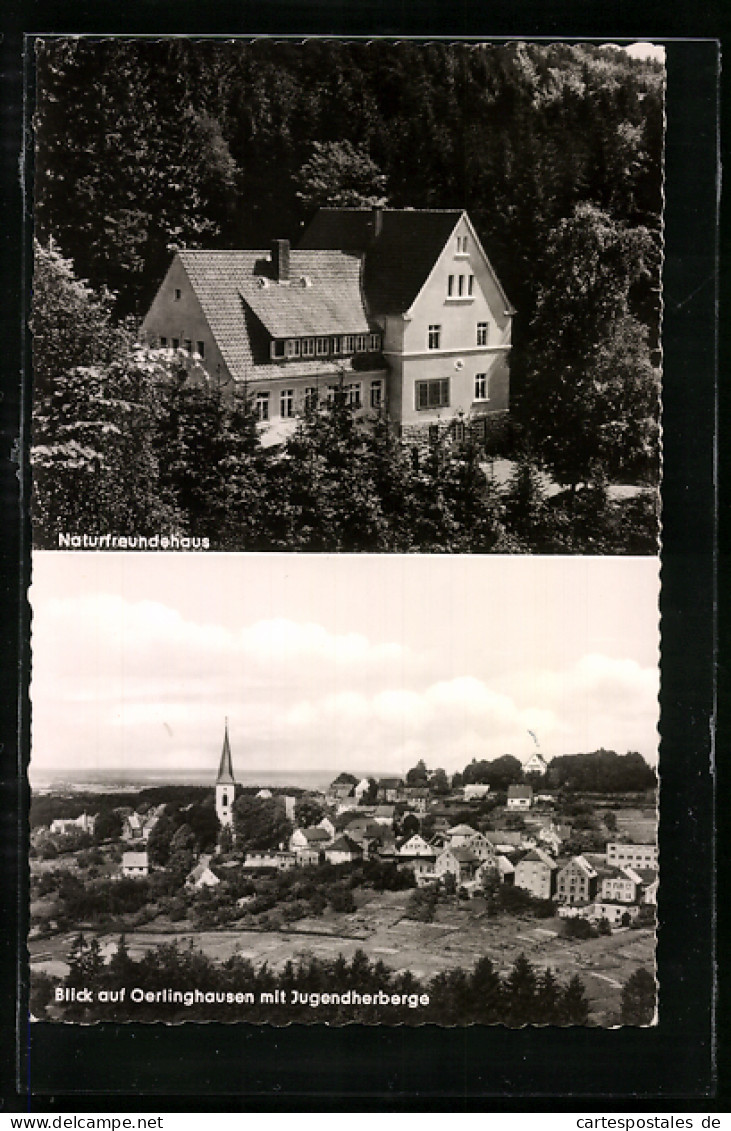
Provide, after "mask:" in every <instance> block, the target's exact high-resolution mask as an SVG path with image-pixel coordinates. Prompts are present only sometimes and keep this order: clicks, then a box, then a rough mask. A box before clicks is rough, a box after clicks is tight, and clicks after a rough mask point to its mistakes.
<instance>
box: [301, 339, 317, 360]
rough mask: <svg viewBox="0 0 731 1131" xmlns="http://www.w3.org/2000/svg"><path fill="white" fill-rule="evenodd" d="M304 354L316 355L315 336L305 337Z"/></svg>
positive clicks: (304, 355)
mask: <svg viewBox="0 0 731 1131" xmlns="http://www.w3.org/2000/svg"><path fill="white" fill-rule="evenodd" d="M302 356H303V357H314V356H315V339H314V338H305V340H304V341H303V343H302Z"/></svg>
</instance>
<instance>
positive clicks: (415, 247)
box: [299, 208, 463, 315]
mask: <svg viewBox="0 0 731 1131" xmlns="http://www.w3.org/2000/svg"><path fill="white" fill-rule="evenodd" d="M462 215H463V212H462V210H461V209H448V210H440V209H419V210H411V209H388V208H384V209H383V210H382V211H381V215H380V232H379V234H378V235H377V236H374V213H373V210H371V209H353V208H321V209H320V211H319V212H318V213H317V215H316V216H315V218H314V220H313V221H312V223H311V224H310V226H309V227H308V228H307V230H306V231H305V233H304V235H303V236H302V239H301V240H300V242H299V246H300V248H313V249H314V248H317V249H325V248H343V249H347V250H348V251H353V252H361V253H365V268H364V272H363V289H364V291H365V296H366V301H367V303H368V309H369V311H370V312H371V314H373V315H381V314H403V313H404V312H405V311H406V310H408V309H409V307H410V306H411V304H412V303H413V301H414V299H415V298H416V297H417V295H418V294H419V291H420V290H421V288H422V287H423V286H424V283H425V282H426V280H427V278H428V276H429V274H430V272H431V270H432V268H433V267H434V264H435V263H436V261H437V259H438V257H439V255H440V254H441V252H442V251H443V249H444V245H445V244H446V242H447V240H448V239H449V237H450V236H451V234H452V232H453V231H454V229H455V227H456V226H457V223H458V222H459V220H460V218H461V217H462Z"/></svg>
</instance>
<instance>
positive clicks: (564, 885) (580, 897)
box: [556, 856, 597, 904]
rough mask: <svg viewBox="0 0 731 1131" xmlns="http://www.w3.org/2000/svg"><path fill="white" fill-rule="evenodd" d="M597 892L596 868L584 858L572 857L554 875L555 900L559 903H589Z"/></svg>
mask: <svg viewBox="0 0 731 1131" xmlns="http://www.w3.org/2000/svg"><path fill="white" fill-rule="evenodd" d="M596 891H597V871H596V868H594V866H593V865H592V864H590V863H589V861H588V860H587V859H586V857H585V856H574V857H572V859H571V860H569V862H568V864H565V865H564V867H563V868H560V869H559V871H558V873H557V875H556V899H557V900H558V901H559V902H560V903H570V904H578V903H590V902H591V901H592V900H593V899H594V897H595V895H596Z"/></svg>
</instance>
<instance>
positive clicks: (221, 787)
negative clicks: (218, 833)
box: [216, 719, 236, 828]
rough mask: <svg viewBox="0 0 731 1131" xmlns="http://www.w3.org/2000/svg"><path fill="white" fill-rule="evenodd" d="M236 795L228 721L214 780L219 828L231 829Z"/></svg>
mask: <svg viewBox="0 0 731 1131" xmlns="http://www.w3.org/2000/svg"><path fill="white" fill-rule="evenodd" d="M235 793H236V779H235V778H234V771H233V764H232V762H231V744H230V742H229V738H228V719H226V728H225V731H224V736H223V750H222V751H221V761H220V763H219V766H218V777H217V778H216V816H217V817H218V823H219V824H220V826H221V828H231V826H232V825H233V819H234V813H233V804H234V797H235Z"/></svg>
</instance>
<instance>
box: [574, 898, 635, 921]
mask: <svg viewBox="0 0 731 1131" xmlns="http://www.w3.org/2000/svg"><path fill="white" fill-rule="evenodd" d="M639 914H640V909H639V907H638V906H637V905H636V904H627V903H615V902H613V901H612V900H607V899H598V900H597V901H596V903H594V904H592V906H591V907H590V908H588V910H587V918H588V919H594V920H598V919H606V920H607V922H608V923H609V925H610V926H612V927H621V926H623V925H624V924H625V923H628V921H629V920H631V921H633V922H634V920H635V919H637V917H638V916H639Z"/></svg>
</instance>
